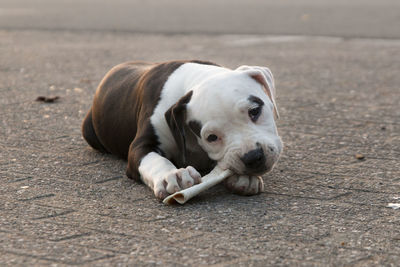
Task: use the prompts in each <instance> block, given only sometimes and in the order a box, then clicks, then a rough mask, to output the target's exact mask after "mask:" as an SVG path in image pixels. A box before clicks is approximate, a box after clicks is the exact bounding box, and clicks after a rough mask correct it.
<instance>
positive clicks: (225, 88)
mask: <svg viewBox="0 0 400 267" xmlns="http://www.w3.org/2000/svg"><path fill="white" fill-rule="evenodd" d="M278 116H279V115H278V110H277V106H276V103H275V87H274V79H273V76H272V73H271V71H270V70H269V69H268V68H266V67H259V66H241V67H239V68H237V69H235V70H231V69H228V68H225V67H222V66H219V65H217V64H214V63H211V62H205V61H198V60H193V61H170V62H164V63H158V64H152V63H145V62H127V63H123V64H120V65H117V66H115V67H114V68H112V69H111V70H110V71H109V72H108V73H107V74H106V76H105V77H104V78H103V80H102V81H101V83H100V85H99V86H98V88H97V91H96V94H95V96H94V100H93V105H92V107H91V109H90V110H89V112H88V114H87V115H86V117H85V119H84V121H83V125H82V132H83V137H84V138H85V140H86V141H87V142H88V143H89V145H90V146H92V147H93V148H95V149H97V150H100V151H102V152H106V153H112V154H114V155H117V156H119V157H121V158H123V159H127V160H128V166H127V171H126V175H127V176H128V177H129V178H132V179H135V180H137V181H142V182H144V183H145V184H146V185H147V186H149V187H150V188H151V189H152V190H153V191H154V194H155V196H156V197H157V198H158V199H160V200H163V199H164V198H165V197H166V196H168V195H169V194H172V193H175V192H177V191H180V190H181V189H185V188H188V187H190V186H192V185H194V184H196V183H199V182H200V178H201V175H205V174H207V173H208V172H210V171H211V170H212V169H213V168H215V167H216V166H217V165H218V167H219V168H222V169H231V170H232V171H233V172H234V173H235V175H233V176H232V177H229V178H227V179H226V180H225V185H226V186H227V188H228V189H230V190H231V191H233V192H234V193H237V194H241V195H254V194H258V193H260V192H261V191H262V190H263V182H262V179H261V177H260V175H262V174H264V173H266V172H268V171H270V170H271V169H272V168H273V166H274V165H275V163H276V162H277V160H278V158H279V156H280V154H281V151H282V142H281V138H280V137H279V135H278V132H277V129H276V125H275V117H278Z"/></svg>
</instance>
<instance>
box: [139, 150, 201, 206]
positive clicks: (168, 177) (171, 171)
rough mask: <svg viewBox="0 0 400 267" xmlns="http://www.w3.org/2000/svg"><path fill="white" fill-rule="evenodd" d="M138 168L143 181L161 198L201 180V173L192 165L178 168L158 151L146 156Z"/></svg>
mask: <svg viewBox="0 0 400 267" xmlns="http://www.w3.org/2000/svg"><path fill="white" fill-rule="evenodd" d="M138 170H139V173H140V177H141V179H142V181H143V182H144V183H145V184H146V185H147V186H149V187H150V188H151V189H152V190H153V191H154V195H155V196H156V197H157V198H158V199H160V200H163V199H164V198H165V197H167V196H168V195H169V194H173V193H175V192H178V191H180V190H182V189H185V188H188V187H191V186H192V185H194V184H198V183H200V181H201V175H200V174H199V173H198V172H197V171H196V169H195V168H193V167H192V166H188V167H186V168H181V169H177V168H176V167H175V166H174V165H173V164H172V163H171V162H170V161H169V160H168V159H166V158H164V157H163V156H161V155H160V154H158V153H156V152H150V153H148V154H147V155H146V156H144V157H143V158H142V160H141V161H140V164H139V168H138Z"/></svg>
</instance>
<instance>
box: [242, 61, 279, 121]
mask: <svg viewBox="0 0 400 267" xmlns="http://www.w3.org/2000/svg"><path fill="white" fill-rule="evenodd" d="M236 70H238V71H242V72H244V73H246V74H248V75H249V76H250V77H252V78H253V79H254V80H256V81H257V82H259V83H260V84H261V85H262V86H263V87H264V91H265V93H266V94H267V95H268V96H269V98H270V99H271V102H272V104H273V105H274V112H275V116H276V117H277V118H279V112H278V107H277V105H276V102H275V96H276V92H275V82H274V76H272V72H271V71H270V69H269V68H267V67H260V66H246V65H243V66H240V67H238V68H237V69H236Z"/></svg>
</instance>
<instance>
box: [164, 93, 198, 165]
mask: <svg viewBox="0 0 400 267" xmlns="http://www.w3.org/2000/svg"><path fill="white" fill-rule="evenodd" d="M192 95H193V91H190V92H188V93H187V94H186V95H184V96H183V97H181V99H179V100H178V102H176V103H175V104H174V105H173V106H172V107H170V108H169V109H168V110H167V111H166V112H165V114H164V116H165V119H166V121H167V124H168V126H169V128H170V130H171V132H172V135H173V137H174V139H175V142H176V144H177V145H178V148H179V150H180V152H181V155H182V158H181V159H182V163H183V164H186V139H185V130H184V125H185V121H186V105H187V103H189V101H190V99H191V98H192Z"/></svg>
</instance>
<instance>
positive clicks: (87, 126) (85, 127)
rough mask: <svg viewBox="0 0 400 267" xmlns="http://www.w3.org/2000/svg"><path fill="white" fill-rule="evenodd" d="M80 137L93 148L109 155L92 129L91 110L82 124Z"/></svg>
mask: <svg viewBox="0 0 400 267" xmlns="http://www.w3.org/2000/svg"><path fill="white" fill-rule="evenodd" d="M82 135H83V138H85V140H86V142H88V144H89V145H90V146H91V147H93V148H94V149H97V150H99V151H101V152H103V153H109V152H108V151H107V149H105V147H104V146H103V145H102V144H101V142H100V140H99V138H98V137H97V135H96V132H95V131H94V127H93V121H92V109H90V110H89V112H88V114H87V115H86V117H85V119H84V120H83V123H82Z"/></svg>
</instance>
